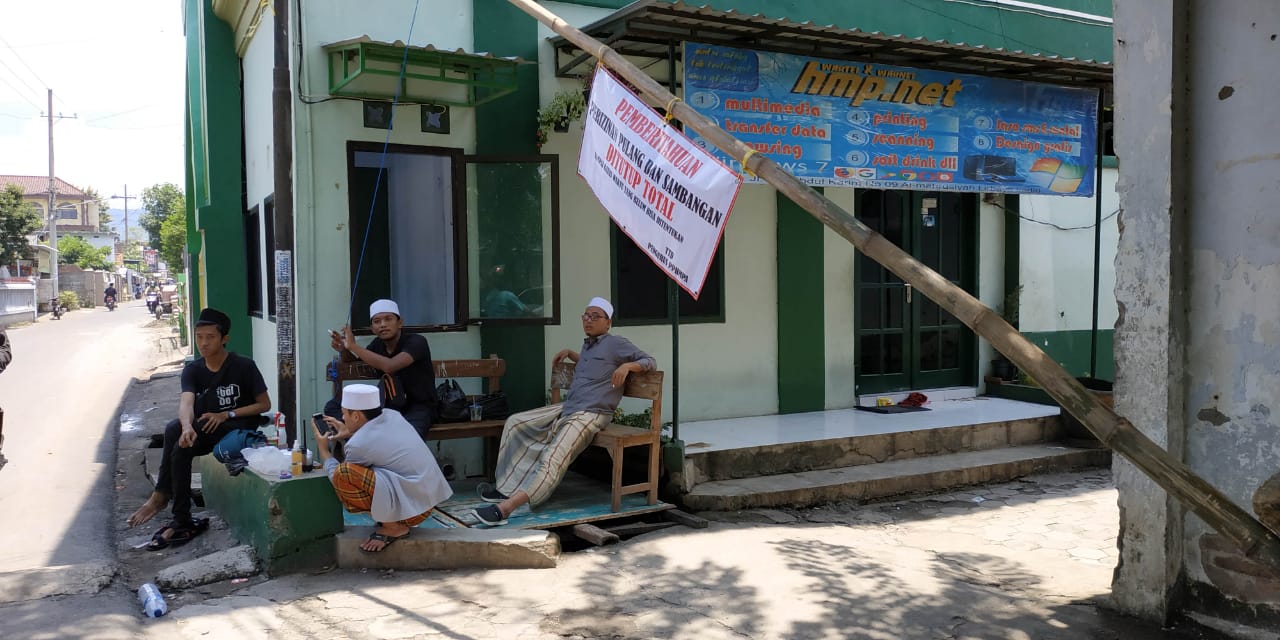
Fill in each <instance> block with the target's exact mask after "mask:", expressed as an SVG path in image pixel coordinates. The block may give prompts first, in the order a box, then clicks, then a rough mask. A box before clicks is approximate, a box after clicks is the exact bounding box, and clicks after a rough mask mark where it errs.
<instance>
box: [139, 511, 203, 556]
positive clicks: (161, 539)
mask: <svg viewBox="0 0 1280 640" xmlns="http://www.w3.org/2000/svg"><path fill="white" fill-rule="evenodd" d="M208 528H209V519H208V518H198V519H196V520H195V521H194V522H192V524H190V525H186V524H180V523H178V522H176V521H175V522H170V523H169V524H166V525H165V526H163V527H160V530H159V531H157V532H155V535H153V536H151V543H150V544H148V545H147V551H159V550H161V549H167V548H169V547H181V546H182V545H184V544H186V543H188V542H191V541H192V540H194V539H195V537H196V536H198V535H200V534H202V533H204V531H205V529H208ZM166 531H172V533H170V534H169V536H168V537H165V535H164V534H165V532H166Z"/></svg>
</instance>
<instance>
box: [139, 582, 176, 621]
mask: <svg viewBox="0 0 1280 640" xmlns="http://www.w3.org/2000/svg"><path fill="white" fill-rule="evenodd" d="M138 600H141V601H142V612H143V613H144V614H146V616H147V617H148V618H159V617H160V616H162V615H164V614H166V613H169V605H167V604H165V601H164V594H162V593H160V589H159V588H158V587H156V585H155V584H153V583H150V582H148V583H146V584H144V585H142V586H141V587H138Z"/></svg>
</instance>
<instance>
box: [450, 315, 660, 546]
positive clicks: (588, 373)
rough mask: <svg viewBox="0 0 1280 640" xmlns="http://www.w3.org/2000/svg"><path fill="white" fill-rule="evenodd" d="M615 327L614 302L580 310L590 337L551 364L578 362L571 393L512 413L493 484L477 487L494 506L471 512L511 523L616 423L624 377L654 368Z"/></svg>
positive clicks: (487, 519) (484, 519)
mask: <svg viewBox="0 0 1280 640" xmlns="http://www.w3.org/2000/svg"><path fill="white" fill-rule="evenodd" d="M612 326H613V305H611V304H609V301H608V300H605V299H604V298H592V299H591V302H589V303H587V309H586V311H585V312H584V313H583V314H582V331H583V332H584V333H585V334H586V335H587V337H586V339H585V340H584V341H583V343H582V353H581V354H579V353H576V352H574V351H573V350H571V349H564V350H562V351H560V352H559V353H557V354H556V355H555V357H554V358H552V360H551V366H552V367H553V368H554V367H555V365H556V363H558V362H560V361H561V360H563V359H565V358H569V359H570V360H572V361H574V362H576V363H578V364H577V368H576V371H575V372H574V376H573V384H572V385H571V386H570V387H569V396H568V398H566V399H565V401H564V402H563V403H561V404H553V405H551V406H547V407H542V408H541V409H532V410H530V411H524V412H522V413H517V414H515V415H513V416H511V417H510V418H507V424H506V426H504V427H503V429H502V440H501V442H500V443H499V445H498V474H497V478H498V481H497V483H496V486H494V485H489V484H482V485H480V487H479V493H480V498H481V499H482V500H484V501H485V502H489V503H492V504H488V505H485V506H483V507H480V508H478V509H475V510H473V511H472V512H471V513H472V515H474V516H475V517H476V519H477V520H479V521H480V522H481V523H482V524H486V525H489V526H497V525H502V524H506V523H507V516H509V515H511V512H513V511H515V510H516V509H517V508H519V507H520V505H523V504H526V503H528V504H530V505H531V506H537V505H539V504H542V503H543V502H545V501H546V500H547V498H550V497H551V493H552V492H553V491H555V489H556V486H558V485H559V484H560V481H561V480H562V479H564V474H565V472H566V471H567V470H568V469H569V463H570V462H573V459H574V458H576V457H578V454H580V453H582V452H583V450H585V449H586V448H587V446H588V445H590V444H591V439H592V438H594V437H595V435H596V433H598V432H599V431H600V430H601V429H603V428H604V427H605V426H607V425H608V424H609V422H610V421H612V419H613V411H614V409H617V408H618V403H619V402H621V401H622V389H623V386H624V384H625V383H626V381H627V375H628V374H630V373H638V372H641V371H653V370H654V369H655V368H656V363H655V362H654V359H653V358H652V357H650V356H649V354H647V353H645V352H643V351H641V350H640V349H639V348H637V347H636V346H635V345H634V344H632V343H631V341H630V340H627V339H626V338H623V337H622V336H615V335H613V334H611V333H609V329H610V328H611V327H612Z"/></svg>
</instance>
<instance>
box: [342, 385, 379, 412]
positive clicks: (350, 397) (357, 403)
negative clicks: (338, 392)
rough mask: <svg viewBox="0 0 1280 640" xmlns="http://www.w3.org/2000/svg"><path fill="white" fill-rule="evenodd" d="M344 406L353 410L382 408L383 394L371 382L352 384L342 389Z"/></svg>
mask: <svg viewBox="0 0 1280 640" xmlns="http://www.w3.org/2000/svg"><path fill="white" fill-rule="evenodd" d="M342 408H343V409H349V410H351V411H358V410H362V409H381V408H382V396H380V395H379V394H378V388H377V387H375V386H373V385H371V384H352V385H347V386H346V387H344V388H343V389H342Z"/></svg>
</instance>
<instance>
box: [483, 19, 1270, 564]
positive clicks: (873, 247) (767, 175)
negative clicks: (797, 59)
mask: <svg viewBox="0 0 1280 640" xmlns="http://www.w3.org/2000/svg"><path fill="white" fill-rule="evenodd" d="M508 1H509V2H510V3H511V4H513V5H515V6H516V7H518V8H519V9H520V10H522V11H524V12H525V13H527V14H529V15H530V16H533V17H534V18H535V19H537V20H538V21H539V22H541V23H542V24H545V25H547V26H548V27H549V28H551V30H552V31H555V32H556V33H558V34H560V35H561V36H563V37H564V38H565V39H566V40H569V41H570V42H572V43H573V44H575V45H577V46H578V47H579V48H581V49H582V50H583V51H586V52H588V53H590V54H591V55H592V56H594V57H596V58H598V59H599V60H600V61H601V62H603V63H604V65H605V66H607V67H609V68H610V69H612V70H613V71H615V72H616V73H618V74H619V75H620V76H622V77H623V78H626V80H627V81H629V82H630V83H631V84H632V85H634V86H635V87H637V88H638V89H639V90H640V93H642V94H643V95H644V96H645V97H647V98H648V99H649V100H650V101H651V102H652V103H653V104H661V105H669V107H670V111H671V112H672V114H673V115H674V117H675V118H677V119H679V120H680V121H681V122H683V123H684V124H685V126H687V127H689V128H690V129H693V130H694V131H696V132H697V133H698V135H700V136H702V137H703V138H706V139H707V140H709V141H710V142H711V143H712V144H714V145H716V147H718V148H720V149H721V150H723V151H724V152H725V153H728V154H729V155H730V156H731V157H734V158H742V159H744V168H746V169H747V170H749V171H751V172H752V173H755V174H756V175H758V176H760V178H762V179H764V180H765V181H766V182H768V183H769V184H771V185H773V186H774V188H776V189H777V190H778V191H780V192H782V193H783V194H785V195H786V196H787V197H788V198H790V199H791V200H792V201H793V202H795V203H796V204H798V205H800V206H801V207H803V208H804V209H805V211H808V212H809V213H810V214H812V215H813V216H814V217H816V218H818V219H819V220H821V221H822V224H824V225H826V226H827V227H828V228H830V229H831V230H833V231H835V232H836V233H838V234H840V236H841V237H843V238H844V239H846V240H848V241H849V242H851V243H852V244H853V246H854V247H857V249H858V250H859V251H861V252H862V253H864V254H866V255H867V256H869V257H871V258H872V259H874V260H875V261H876V262H878V263H880V264H881V265H883V266H884V267H885V268H887V269H889V270H890V271H892V272H893V273H894V274H895V275H897V276H898V277H899V278H902V280H903V281H905V282H908V283H910V284H911V285H912V286H913V287H915V289H916V290H917V291H919V292H920V293H922V294H924V295H925V296H926V297H928V298H929V299H930V300H932V301H934V302H935V303H937V304H938V305H939V306H941V307H942V308H943V309H946V310H947V311H948V312H949V313H951V315H953V316H955V317H956V318H958V319H959V320H960V321H961V322H963V323H965V325H967V326H968V327H969V328H970V329H973V331H974V332H975V333H977V334H978V335H980V336H982V337H983V338H986V339H987V340H988V341H990V342H991V345H992V346H993V347H995V349H996V350H998V351H999V352H1000V353H1003V354H1004V355H1005V356H1006V357H1008V358H1009V359H1010V360H1012V361H1013V363H1014V364H1016V365H1018V368H1020V369H1022V370H1023V371H1026V372H1028V373H1030V374H1031V375H1032V376H1033V377H1034V378H1035V379H1036V381H1038V382H1039V383H1040V386H1041V387H1042V388H1043V389H1044V390H1045V391H1046V392H1048V393H1049V395H1050V396H1052V397H1053V399H1054V400H1056V401H1057V402H1058V404H1060V405H1061V406H1062V408H1063V409H1065V410H1066V411H1067V412H1068V413H1070V414H1071V415H1073V416H1075V417H1076V418H1077V419H1078V420H1080V422H1081V423H1083V424H1084V425H1085V426H1086V427H1087V428H1088V429H1089V431H1091V432H1093V434H1094V435H1095V436H1097V438H1098V439H1099V440H1101V441H1102V443H1103V444H1105V445H1107V446H1108V447H1110V448H1111V449H1112V450H1114V451H1115V452H1116V453H1119V454H1120V455H1122V456H1124V457H1125V458H1126V459H1128V460H1129V461H1130V462H1132V463H1133V464H1134V465H1135V466H1137V467H1138V468H1139V469H1141V470H1142V472H1143V473H1145V474H1147V476H1149V477H1150V478H1151V479H1152V480H1154V481H1155V482H1156V484H1159V485H1160V486H1161V488H1163V489H1164V490H1165V491H1167V492H1169V493H1170V494H1172V495H1173V496H1174V497H1175V498H1177V499H1178V500H1179V501H1181V502H1182V503H1183V504H1184V505H1186V506H1187V507H1189V508H1190V509H1191V511H1192V512H1193V513H1195V514H1196V515H1197V516H1199V517H1200V518H1201V519H1203V520H1204V521H1205V522H1206V523H1207V524H1208V525H1209V526H1211V527H1213V528H1214V529H1216V530H1217V531H1218V532H1219V533H1222V534H1223V535H1225V536H1226V537H1228V538H1230V539H1231V540H1232V541H1234V542H1235V543H1236V544H1237V545H1239V546H1240V548H1241V550H1242V551H1243V552H1244V554H1245V555H1246V556H1248V557H1249V558H1251V559H1253V560H1255V561H1258V562H1261V563H1263V564H1266V565H1268V566H1270V567H1271V568H1272V569H1273V570H1274V571H1276V572H1277V573H1280V537H1277V536H1276V534H1275V533H1273V532H1272V531H1271V530H1270V529H1268V528H1267V527H1265V526H1264V525H1263V524H1262V523H1261V522H1259V521H1258V520H1257V519H1256V518H1254V517H1253V515H1251V514H1250V513H1248V512H1247V511H1245V510H1243V509H1241V508H1240V507H1239V506H1237V505H1236V504H1235V503H1234V502H1232V501H1231V500H1230V499H1229V498H1227V496H1226V495H1224V494H1223V493H1222V492H1221V491H1219V490H1218V489H1217V488H1215V487H1214V486H1213V485H1211V484H1209V483H1208V482H1206V481H1205V480H1204V479H1203V478H1201V477H1200V476H1198V475H1196V474H1195V472H1193V471H1192V470H1191V469H1190V468H1189V467H1187V466H1186V465H1185V464H1183V463H1182V462H1181V461H1179V460H1176V459H1175V458H1173V457H1172V456H1171V455H1169V452H1168V451H1165V450H1164V449H1162V448H1161V447H1160V445H1158V444H1156V443H1155V442H1154V441H1152V440H1151V439H1150V438H1148V437H1147V435H1146V434H1144V433H1142V432H1141V431H1139V430H1138V429H1137V427H1135V426H1133V424H1132V423H1130V422H1129V421H1128V420H1126V419H1124V418H1122V417H1120V416H1118V415H1116V414H1115V412H1113V411H1112V410H1111V409H1109V408H1108V407H1106V406H1104V405H1103V404H1102V403H1100V402H1098V400H1097V398H1095V397H1094V395H1093V394H1092V393H1090V392H1089V391H1088V390H1087V389H1085V388H1084V386H1083V385H1081V384H1080V383H1079V382H1078V381H1077V380H1076V379H1075V378H1073V377H1072V376H1071V374H1069V373H1067V372H1066V370H1064V369H1063V368H1062V367H1061V366H1060V365H1059V364H1058V363H1057V362H1055V361H1054V360H1053V359H1052V358H1050V357H1049V356H1048V355H1047V354H1045V352H1043V351H1041V350H1040V349H1039V348H1038V347H1036V346H1035V345H1034V344H1032V343H1031V341H1029V340H1027V339H1026V338H1025V337H1023V335H1022V334H1021V333H1018V331H1017V330H1016V329H1014V328H1013V327H1012V326H1010V325H1009V323H1008V322H1005V321H1004V319H1003V318H1001V317H1000V316H999V314H997V313H995V312H994V311H993V310H992V309H991V308H989V307H987V306H986V305H984V304H982V303H981V302H980V301H978V299H977V298H974V297H973V296H972V295H970V294H969V292H967V291H965V290H963V289H961V288H960V287H958V286H956V285H954V284H952V283H951V282H950V281H948V280H947V279H946V278H943V277H942V276H941V275H939V274H938V273H937V272H935V271H934V270H932V269H930V268H929V267H927V266H925V265H924V264H922V263H921V262H920V261H918V260H916V259H915V258H913V257H911V256H910V255H909V254H907V253H905V252H903V251H902V250H901V249H899V248H898V247H897V246H895V245H894V244H893V243H892V242H889V241H888V240H886V239H885V238H884V236H881V235H880V234H878V233H876V232H874V231H872V230H871V229H870V228H868V227H867V226H866V225H864V224H862V223H861V222H859V221H858V220H857V219H856V218H854V217H853V216H852V215H850V214H849V213H848V212H846V211H844V210H843V209H841V208H840V206H839V205H837V204H836V203H834V202H832V201H830V200H828V199H827V198H826V197H825V196H823V195H822V194H819V193H818V192H816V191H814V190H813V189H811V188H809V187H808V186H807V185H805V184H804V183H802V182H800V180H799V179H797V178H796V177H795V176H793V175H791V174H789V173H787V172H786V171H785V170H784V169H783V168H782V167H781V166H779V165H778V164H777V163H776V162H774V161H772V160H770V159H769V158H767V157H765V156H763V155H760V154H757V153H752V152H751V151H752V150H751V148H750V147H748V146H747V145H745V144H743V143H742V142H741V141H739V140H738V139H736V138H734V137H733V136H731V135H729V134H728V133H727V132H725V131H724V130H723V129H721V128H719V127H718V126H716V125H715V123H713V122H712V121H711V120H710V119H708V118H706V117H705V116H703V115H702V114H700V113H698V112H697V111H695V110H694V109H693V108H692V107H690V106H688V105H686V104H685V103H684V101H682V100H673V99H674V98H675V96H673V95H672V94H671V93H668V92H667V90H666V89H663V88H662V85H660V84H658V82H657V81H655V80H654V79H653V78H650V77H649V76H648V75H646V74H645V73H644V72H643V71H641V70H640V69H639V68H637V67H636V66H635V65H633V64H631V63H630V62H628V61H627V60H626V59H625V58H623V57H622V56H621V55H620V54H618V53H617V52H616V51H614V50H612V49H610V48H609V47H608V46H607V45H605V44H603V43H601V42H599V41H597V40H596V39H594V38H592V37H590V36H588V35H587V34H585V33H583V32H581V31H579V30H578V29H577V28H575V27H573V26H572V25H570V24H569V23H567V22H565V21H564V20H562V19H561V18H560V17H558V16H556V15H555V14H554V13H552V12H550V11H548V10H547V9H546V8H545V7H543V6H541V5H539V4H537V3H535V2H533V0H508ZM1098 187H1100V185H1096V186H1095V188H1098Z"/></svg>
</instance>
